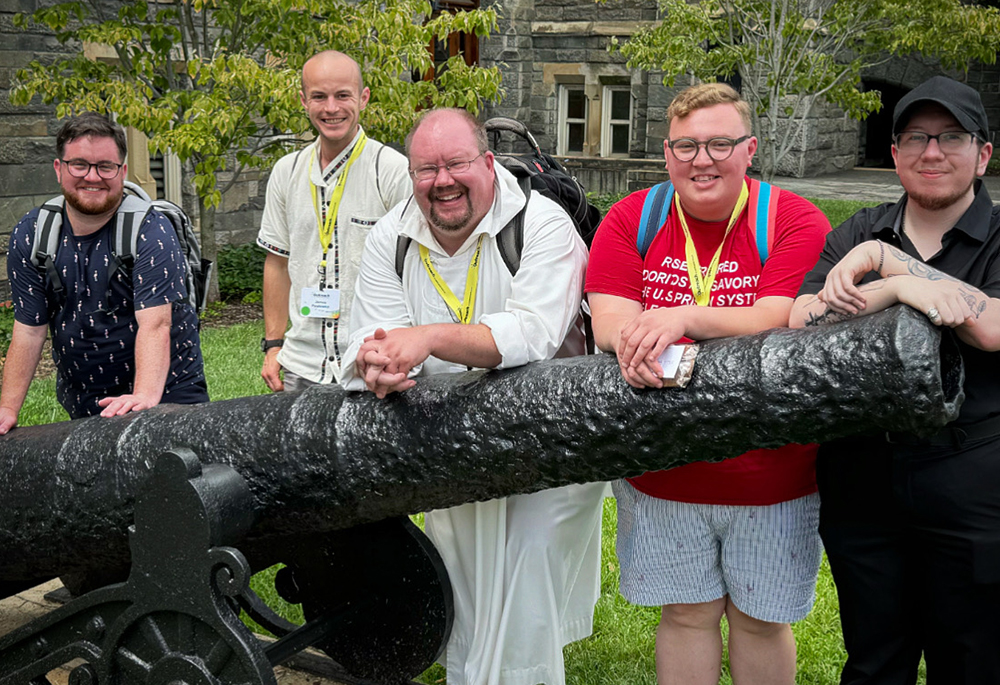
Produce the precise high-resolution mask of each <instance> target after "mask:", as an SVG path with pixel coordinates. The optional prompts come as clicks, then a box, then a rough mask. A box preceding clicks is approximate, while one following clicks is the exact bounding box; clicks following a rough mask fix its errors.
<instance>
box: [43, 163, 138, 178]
mask: <svg viewBox="0 0 1000 685" xmlns="http://www.w3.org/2000/svg"><path fill="white" fill-rule="evenodd" d="M59 161H60V162H62V163H63V164H64V165H65V166H66V168H67V169H68V170H69V175H70V176H75V177H76V178H84V177H85V176H86V175H87V174H89V173H90V170H91V168H94V169H97V175H98V176H100V177H101V178H103V179H104V180H106V181H107V180H110V179H112V178H114V177H115V176H117V175H118V173H119V172H120V171H121V170H122V167H123V166H125V165H124V164H118V163H116V162H97V163H96V164H91V163H90V162H88V161H86V160H83V159H60V160H59Z"/></svg>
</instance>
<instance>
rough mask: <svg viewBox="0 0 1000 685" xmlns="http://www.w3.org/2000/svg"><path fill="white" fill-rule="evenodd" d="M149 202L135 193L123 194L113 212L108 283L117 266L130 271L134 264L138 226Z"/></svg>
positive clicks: (149, 205) (147, 210)
mask: <svg viewBox="0 0 1000 685" xmlns="http://www.w3.org/2000/svg"><path fill="white" fill-rule="evenodd" d="M151 207H152V205H151V203H150V202H149V201H148V200H146V199H143V198H141V197H138V196H137V195H128V194H126V195H125V198H124V200H122V203H121V206H119V207H118V212H117V213H116V214H115V234H114V240H113V241H112V245H111V257H112V260H111V261H112V263H111V270H110V273H109V274H108V285H109V287H110V284H111V278H112V277H113V276H114V275H115V272H116V271H118V269H119V268H121V267H125V268H126V269H128V270H129V272H130V273H131V269H132V266H133V265H134V264H135V255H136V246H137V244H138V242H139V227H140V226H142V222H143V220H145V218H146V214H148V213H149V210H150V208H151Z"/></svg>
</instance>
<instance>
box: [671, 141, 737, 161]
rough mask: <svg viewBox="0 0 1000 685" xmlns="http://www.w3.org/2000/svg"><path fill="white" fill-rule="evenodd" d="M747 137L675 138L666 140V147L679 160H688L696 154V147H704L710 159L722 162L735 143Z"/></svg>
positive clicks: (727, 157) (734, 146)
mask: <svg viewBox="0 0 1000 685" xmlns="http://www.w3.org/2000/svg"><path fill="white" fill-rule="evenodd" d="M749 139H750V136H741V137H739V138H726V137H724V136H716V137H715V138H709V139H708V140H695V139H694V138H678V139H677V140H670V141H667V147H669V148H670V151H671V152H672V153H673V154H674V157H676V158H677V161H679V162H690V161H691V160H692V159H694V158H695V157H697V156H698V148H700V147H703V148H705V153H706V154H707V155H708V156H709V158H710V159H711V160H712V161H715V162H724V161H725V160H727V159H729V158H730V157H732V156H733V150H735V149H736V146H737V145H739V144H740V143H742V142H743V141H745V140H749Z"/></svg>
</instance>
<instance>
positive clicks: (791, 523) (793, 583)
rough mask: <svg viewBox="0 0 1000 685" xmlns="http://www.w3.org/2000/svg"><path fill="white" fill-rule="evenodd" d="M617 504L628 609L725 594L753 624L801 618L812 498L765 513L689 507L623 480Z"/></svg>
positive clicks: (814, 516) (813, 566)
mask: <svg viewBox="0 0 1000 685" xmlns="http://www.w3.org/2000/svg"><path fill="white" fill-rule="evenodd" d="M613 489H614V493H615V498H616V499H617V502H618V540H617V544H616V547H617V551H618V562H619V564H620V565H621V593H622V596H624V597H625V599H627V600H628V601H629V602H631V603H632V604H638V605H641V606H662V605H665V604H700V603H703V602H710V601H713V600H716V599H719V598H721V597H724V596H726V595H729V597H730V600H731V601H732V602H733V603H734V604H735V605H736V607H737V608H738V609H739V610H740V611H742V612H743V613H745V614H747V615H749V616H752V617H753V618H756V619H758V620H760V621H769V622H772V623H791V622H793V621H798V620H801V619H803V618H805V617H806V615H807V614H808V613H809V610H810V609H812V605H813V600H814V599H815V596H816V575H817V573H818V572H819V563H820V556H821V554H822V551H821V545H820V540H819V533H818V532H817V526H818V524H819V494H817V493H813V494H811V495H806V496H805V497H800V498H798V499H794V500H790V501H788V502H781V503H780V504H773V505H770V506H730V505H716V504H688V503H686V502H674V501H671V500H665V499H658V498H656V497H650V496H649V495H646V494H644V493H642V492H640V491H638V490H636V489H635V488H634V487H632V485H630V484H629V483H628V481H625V480H619V481H616V482H615V483H613Z"/></svg>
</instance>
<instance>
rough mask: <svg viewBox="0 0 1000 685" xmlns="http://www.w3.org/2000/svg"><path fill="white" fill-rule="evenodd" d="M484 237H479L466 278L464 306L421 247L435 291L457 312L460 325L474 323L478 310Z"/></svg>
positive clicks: (426, 269) (425, 267)
mask: <svg viewBox="0 0 1000 685" xmlns="http://www.w3.org/2000/svg"><path fill="white" fill-rule="evenodd" d="M483 237H484V236H479V242H478V243H476V252H475V254H473V255H472V262H470V263H469V273H468V274H467V275H466V276H465V297H464V298H463V302H462V304H459V303H458V298H457V297H455V293H453V292H452V291H451V288H449V287H448V284H447V283H445V282H444V279H443V278H441V274H439V273H438V272H437V269H435V268H434V265H433V264H431V253H430V252H429V251H428V249H427V248H426V247H424V246H423V245H421V246H420V261H422V262H423V263H424V270H425V271H426V272H427V275H428V276H429V277H430V279H431V283H433V284H434V289H435V290H437V291H438V295H440V296H441V299H442V300H444V303H445V304H446V305H448V308H449V309H451V311H453V312H455V317H456V318H457V319H458V322H459V323H469V322H470V321H472V310H473V309H475V308H476V290H478V289H479V253H480V252H481V251H482V248H483Z"/></svg>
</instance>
